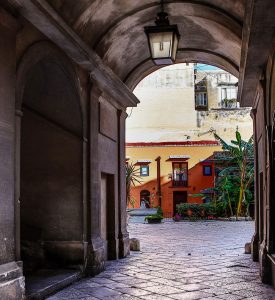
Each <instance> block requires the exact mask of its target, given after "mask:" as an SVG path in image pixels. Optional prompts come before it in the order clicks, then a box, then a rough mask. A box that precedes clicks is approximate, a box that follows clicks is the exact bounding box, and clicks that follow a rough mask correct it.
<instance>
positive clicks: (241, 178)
mask: <svg viewBox="0 0 275 300" xmlns="http://www.w3.org/2000/svg"><path fill="white" fill-rule="evenodd" d="M214 136H215V138H216V140H218V141H219V142H220V143H221V145H222V147H223V150H224V151H225V153H226V154H229V155H225V159H226V160H228V163H229V164H228V165H229V167H227V168H225V169H224V170H223V171H222V172H221V173H220V174H219V176H229V175H231V176H233V175H236V176H237V177H238V182H239V186H238V187H235V188H237V190H238V199H237V207H236V218H238V217H239V215H240V214H241V212H242V208H243V206H245V207H249V204H248V203H247V201H248V199H247V198H246V195H250V194H249V192H250V188H251V186H252V185H253V184H254V151H253V149H254V147H253V136H252V137H251V138H250V139H249V140H248V141H247V142H246V141H244V140H242V137H241V134H240V132H239V131H238V130H237V131H236V140H232V141H231V144H228V143H226V142H225V141H224V140H223V139H222V138H221V137H220V136H219V135H217V134H216V133H214ZM226 190H228V187H227V189H226ZM250 193H251V192H250ZM250 198H251V197H250Z"/></svg>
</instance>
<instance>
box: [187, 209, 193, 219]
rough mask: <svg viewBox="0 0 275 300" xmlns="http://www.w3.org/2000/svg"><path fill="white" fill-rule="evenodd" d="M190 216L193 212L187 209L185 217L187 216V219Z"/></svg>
mask: <svg viewBox="0 0 275 300" xmlns="http://www.w3.org/2000/svg"><path fill="white" fill-rule="evenodd" d="M192 214H193V211H192V210H191V209H188V210H187V216H188V217H191V216H192Z"/></svg>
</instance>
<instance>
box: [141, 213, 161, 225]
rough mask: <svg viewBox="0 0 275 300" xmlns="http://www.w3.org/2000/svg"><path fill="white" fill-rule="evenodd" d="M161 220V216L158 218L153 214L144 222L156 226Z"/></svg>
mask: <svg viewBox="0 0 275 300" xmlns="http://www.w3.org/2000/svg"><path fill="white" fill-rule="evenodd" d="M162 219H163V216H160V215H158V214H153V215H149V216H147V217H145V219H144V220H145V221H147V222H148V223H149V224H157V223H161V220H162Z"/></svg>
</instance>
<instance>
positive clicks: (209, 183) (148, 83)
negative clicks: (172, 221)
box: [126, 62, 254, 218]
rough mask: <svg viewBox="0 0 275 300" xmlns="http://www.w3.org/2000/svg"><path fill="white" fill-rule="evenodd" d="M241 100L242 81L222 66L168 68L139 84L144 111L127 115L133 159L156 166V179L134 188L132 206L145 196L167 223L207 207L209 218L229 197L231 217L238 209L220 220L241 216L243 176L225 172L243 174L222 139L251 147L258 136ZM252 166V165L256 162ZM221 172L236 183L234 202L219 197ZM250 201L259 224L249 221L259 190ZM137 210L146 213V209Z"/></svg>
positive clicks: (151, 167) (137, 91) (151, 175)
mask: <svg viewBox="0 0 275 300" xmlns="http://www.w3.org/2000/svg"><path fill="white" fill-rule="evenodd" d="M237 92H238V79H237V78H236V77H235V76H233V75H232V74H230V73H228V72H226V71H225V70H223V69H220V68H218V67H216V66H211V65H205V64H202V63H193V62H190V63H184V64H175V65H172V66H168V67H164V68H161V69H159V70H157V71H155V72H153V73H151V74H150V75H148V76H146V77H145V78H144V79H143V80H141V81H140V82H139V84H137V86H136V88H135V90H134V93H135V95H136V96H137V97H138V98H139V100H140V101H141V103H140V104H139V105H138V107H137V108H134V109H129V110H128V118H127V121H126V123H127V130H126V149H127V151H126V154H127V157H128V158H130V160H129V161H130V162H131V163H133V164H134V165H136V166H137V167H139V165H140V162H145V161H146V162H150V163H148V166H147V168H148V170H147V172H148V175H149V176H147V177H141V178H140V180H141V184H136V185H135V186H133V188H132V199H138V200H139V199H140V193H141V192H142V191H143V190H148V191H149V193H152V197H153V194H154V196H155V197H154V199H152V200H153V202H154V207H158V206H159V207H161V208H162V210H163V212H164V217H165V218H166V217H167V218H172V217H174V216H175V215H176V214H177V212H178V210H177V206H178V205H181V204H186V205H185V206H186V207H187V206H188V205H189V204H190V205H191V204H199V205H200V204H202V206H199V207H200V210H204V209H203V207H204V206H205V207H206V206H207V207H208V206H210V205H211V202H212V203H214V202H215V201H216V200H217V199H221V198H222V197H223V198H224V199H225V200H224V201H225V202H229V201H232V202H234V204H233V208H232V209H231V207H230V205H231V203H230V204H228V203H227V204H226V203H225V204H224V205H225V207H226V209H224V210H223V212H222V213H221V216H222V217H229V214H231V215H235V214H236V207H235V206H236V205H237V202H238V201H239V200H238V197H237V193H235V191H234V188H233V187H234V186H235V185H236V184H237V183H238V180H239V178H238V176H237V175H236V176H235V177H234V175H235V173H238V172H239V171H232V172H231V173H226V171H223V170H224V169H226V168H229V167H232V170H233V169H234V168H237V167H236V166H235V165H232V166H231V165H230V158H228V159H227V158H226V157H223V156H224V155H225V154H224V152H223V150H224V149H223V146H224V145H223V141H221V139H223V140H224V141H225V142H226V143H227V144H228V145H230V144H231V140H235V139H236V132H238V133H240V134H241V138H242V140H244V141H249V139H250V137H251V136H252V135H253V126H252V119H251V117H250V108H241V107H240V106H239V103H238V102H237ZM216 135H218V136H219V137H220V138H221V139H218V138H217V137H216ZM235 143H236V141H235ZM235 146H236V144H235ZM252 146H253V145H251V147H252ZM252 148H253V147H252ZM249 164H250V165H251V166H252V165H253V158H252V159H251V158H250V161H249ZM141 171H142V169H140V174H142V172H141ZM221 171H223V173H226V174H227V177H228V179H230V180H231V179H232V178H233V177H234V179H232V182H231V181H230V185H231V191H230V193H229V194H228V195H225V194H224V195H223V194H222V191H220V190H217V188H218V183H219V182H220V181H222V180H223V178H221V176H220V177H219V176H218V174H220V173H221ZM234 172H235V173H234ZM223 173H221V174H223ZM223 183H224V184H225V182H223ZM219 184H220V185H221V184H222V183H219ZM219 189H220V187H219ZM224 192H225V191H224ZM245 193H246V194H245V197H244V199H245V201H249V204H247V207H248V209H247V211H243V213H244V215H246V214H248V215H250V216H253V214H252V213H250V214H249V212H251V211H252V210H253V200H254V197H253V184H251V185H250V187H249V189H248V190H247V191H245ZM248 199H249V200H248ZM243 202H244V201H243ZM203 205H204V206H203ZM221 205H222V203H221ZM183 206H184V205H183ZM135 207H136V208H137V209H138V208H139V207H140V201H136V205H135ZM249 208H250V209H249ZM251 208H252V209H251ZM217 210H218V209H217ZM196 214H198V213H197V212H196ZM215 214H216V215H218V214H220V212H215ZM200 217H201V216H198V218H200Z"/></svg>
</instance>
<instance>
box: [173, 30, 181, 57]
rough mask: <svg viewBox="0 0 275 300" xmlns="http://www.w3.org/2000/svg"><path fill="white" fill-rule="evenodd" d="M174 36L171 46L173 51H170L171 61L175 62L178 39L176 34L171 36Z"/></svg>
mask: <svg viewBox="0 0 275 300" xmlns="http://www.w3.org/2000/svg"><path fill="white" fill-rule="evenodd" d="M173 35H174V44H173V50H172V60H173V61H175V60H176V55H177V50H178V44H179V39H178V36H177V34H175V33H174V34H173Z"/></svg>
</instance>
